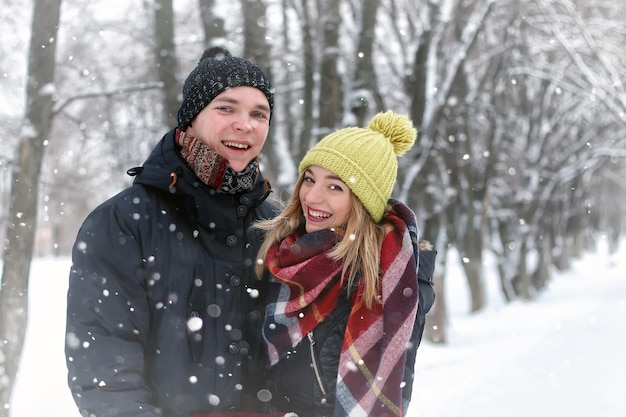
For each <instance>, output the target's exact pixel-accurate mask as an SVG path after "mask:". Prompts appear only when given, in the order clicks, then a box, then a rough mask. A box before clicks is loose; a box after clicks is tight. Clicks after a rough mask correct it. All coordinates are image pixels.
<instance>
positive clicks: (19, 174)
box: [0, 0, 61, 417]
mask: <svg viewBox="0 0 626 417" xmlns="http://www.w3.org/2000/svg"><path fill="white" fill-rule="evenodd" d="M60 11H61V0H36V1H35V2H34V9H33V18H32V27H31V41H30V50H29V57H28V81H27V86H26V114H25V120H24V126H23V128H22V130H21V133H20V140H19V150H18V159H17V161H16V163H15V164H14V168H13V173H12V186H11V201H10V209H9V220H8V223H7V230H6V240H5V242H6V243H5V245H6V246H5V247H4V258H3V259H4V265H3V270H2V284H1V285H0V341H2V343H0V416H1V417H8V416H9V413H10V408H11V407H10V403H9V402H10V398H11V392H12V390H13V386H14V383H15V377H16V375H17V369H18V365H19V362H20V356H21V353H22V346H23V344H24V337H25V334H26V325H27V322H28V276H29V274H30V263H31V260H32V257H33V243H34V236H35V230H36V228H37V206H38V203H37V193H38V185H39V173H40V172H41V165H42V160H43V155H44V149H45V142H46V140H47V139H48V133H49V131H50V124H51V119H52V116H51V114H52V104H53V100H54V98H55V97H54V96H55V94H56V92H55V91H54V71H55V52H56V41H57V31H58V27H59V17H60Z"/></svg>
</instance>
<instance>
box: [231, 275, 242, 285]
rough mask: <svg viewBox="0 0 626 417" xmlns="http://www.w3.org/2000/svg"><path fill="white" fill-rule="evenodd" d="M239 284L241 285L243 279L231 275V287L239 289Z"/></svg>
mask: <svg viewBox="0 0 626 417" xmlns="http://www.w3.org/2000/svg"><path fill="white" fill-rule="evenodd" d="M239 284H241V278H239V276H238V275H231V276H230V285H232V286H233V287H238V286H239Z"/></svg>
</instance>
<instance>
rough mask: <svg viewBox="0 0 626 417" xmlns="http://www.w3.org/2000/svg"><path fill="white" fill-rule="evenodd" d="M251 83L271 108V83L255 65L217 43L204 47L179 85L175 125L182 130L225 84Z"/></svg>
mask: <svg viewBox="0 0 626 417" xmlns="http://www.w3.org/2000/svg"><path fill="white" fill-rule="evenodd" d="M244 86H247V87H254V88H257V89H259V90H261V92H262V93H263V94H265V97H267V101H268V102H269V104H270V118H271V112H272V111H273V109H274V90H273V88H272V83H271V82H270V80H269V79H268V78H267V76H266V75H265V73H264V72H263V71H262V70H261V68H259V67H258V66H257V65H255V64H253V63H252V62H250V61H248V60H247V59H243V58H237V57H234V56H232V55H231V54H230V52H228V50H226V49H224V48H221V47H219V46H214V47H211V48H208V49H207V50H205V51H204V53H203V54H202V58H200V61H199V62H198V65H197V66H196V68H194V70H193V71H191V73H190V74H189V76H188V77H187V79H186V80H185V84H184V85H183V103H182V105H181V106H180V109H179V110H178V128H179V129H180V130H185V129H186V128H187V127H189V126H190V125H191V121H192V120H193V119H194V118H195V117H196V116H197V115H198V113H200V111H202V109H204V108H205V107H206V106H207V105H208V104H209V103H210V102H211V101H212V100H213V99H214V98H215V97H217V96H218V95H219V94H221V93H223V92H224V91H226V90H228V89H229V88H233V87H244Z"/></svg>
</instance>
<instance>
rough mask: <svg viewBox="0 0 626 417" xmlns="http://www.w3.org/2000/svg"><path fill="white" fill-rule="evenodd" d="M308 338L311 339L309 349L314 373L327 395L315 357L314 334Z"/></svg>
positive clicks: (324, 393)
mask: <svg viewBox="0 0 626 417" xmlns="http://www.w3.org/2000/svg"><path fill="white" fill-rule="evenodd" d="M307 336H308V338H309V348H310V350H311V364H312V365H313V372H314V373H315V378H316V379H317V385H319V387H320V391H322V395H326V389H324V384H322V376H321V375H320V370H319V367H318V366H317V358H316V357H315V339H313V332H309V334H307Z"/></svg>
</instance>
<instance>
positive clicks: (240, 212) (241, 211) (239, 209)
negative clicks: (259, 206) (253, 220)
mask: <svg viewBox="0 0 626 417" xmlns="http://www.w3.org/2000/svg"><path fill="white" fill-rule="evenodd" d="M246 214H248V207H246V206H239V207H237V216H239V217H246Z"/></svg>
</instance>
